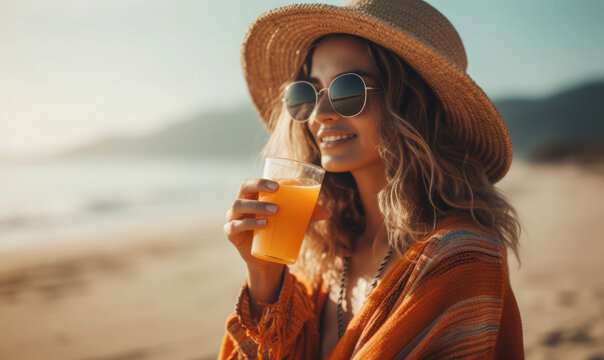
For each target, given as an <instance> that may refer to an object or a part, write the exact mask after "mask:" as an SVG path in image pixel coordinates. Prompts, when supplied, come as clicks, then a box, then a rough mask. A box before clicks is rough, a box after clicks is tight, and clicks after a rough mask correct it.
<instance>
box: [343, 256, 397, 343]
mask: <svg viewBox="0 0 604 360" xmlns="http://www.w3.org/2000/svg"><path fill="white" fill-rule="evenodd" d="M392 250H393V248H392V246H390V247H389V248H388V252H387V253H386V255H385V256H384V259H383V260H382V263H381V264H380V267H379V268H378V269H377V272H376V274H375V277H374V278H373V281H372V282H371V285H369V287H368V288H367V290H366V291H365V300H364V301H366V300H367V298H368V297H369V294H371V292H372V291H373V289H374V288H375V286H376V285H377V282H378V280H379V278H380V277H381V276H382V271H384V267H385V266H386V263H388V260H389V259H390V256H391V255H392ZM349 263H350V256H345V257H344V269H343V270H342V277H341V278H340V296H339V297H338V337H339V338H340V339H341V338H342V335H343V334H344V329H343V326H342V300H343V299H344V293H345V292H346V288H345V282H346V272H347V270H348V264H349Z"/></svg>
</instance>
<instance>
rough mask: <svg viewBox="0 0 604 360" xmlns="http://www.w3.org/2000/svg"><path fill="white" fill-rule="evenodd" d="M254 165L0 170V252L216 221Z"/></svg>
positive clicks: (67, 163)
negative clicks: (63, 239)
mask: <svg viewBox="0 0 604 360" xmlns="http://www.w3.org/2000/svg"><path fill="white" fill-rule="evenodd" d="M261 174H262V172H261V168H260V165H258V163H257V162H253V161H251V160H249V161H246V160H221V161H218V160H207V159H202V160H173V159H171V160H168V159H163V160H152V159H144V160H132V159H127V160H126V159H119V158H114V159H106V158H105V159H78V160H62V161H52V162H39V163H29V164H11V165H1V164H0V249H2V248H6V247H14V246H29V245H33V244H36V243H39V242H48V241H56V240H57V239H61V237H63V236H66V234H71V235H72V236H73V235H74V234H79V236H84V237H85V236H86V235H89V234H92V233H95V232H96V233H98V232H105V233H110V232H111V231H112V230H117V229H120V228H129V227H137V226H144V224H150V223H157V222H158V221H167V222H169V221H171V220H177V219H183V218H193V219H195V218H197V217H199V219H200V221H201V220H203V219H204V218H219V217H222V216H223V215H224V212H225V211H226V209H228V207H229V206H230V205H231V203H232V201H233V200H234V198H235V196H236V194H237V190H238V188H239V184H240V183H241V181H242V180H243V179H244V178H247V177H259V176H261Z"/></svg>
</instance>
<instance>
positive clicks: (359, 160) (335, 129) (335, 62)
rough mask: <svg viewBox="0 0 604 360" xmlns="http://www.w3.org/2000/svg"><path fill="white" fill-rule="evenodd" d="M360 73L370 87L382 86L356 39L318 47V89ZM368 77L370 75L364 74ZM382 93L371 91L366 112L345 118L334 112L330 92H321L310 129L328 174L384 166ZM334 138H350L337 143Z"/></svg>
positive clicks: (314, 77)
mask: <svg viewBox="0 0 604 360" xmlns="http://www.w3.org/2000/svg"><path fill="white" fill-rule="evenodd" d="M348 72H353V73H359V74H360V75H361V76H362V77H363V80H365V83H366V84H367V86H368V87H378V84H377V80H376V77H375V74H374V71H373V66H372V65H371V62H370V60H369V56H368V54H367V49H366V45H365V44H364V43H363V42H362V41H360V40H359V39H356V38H353V37H345V36H343V37H334V38H328V39H326V40H323V41H322V42H321V43H319V45H318V46H317V47H316V49H315V51H314V53H313V56H312V63H311V71H310V78H309V79H308V81H309V82H310V83H312V84H313V85H314V86H315V88H316V89H317V90H319V89H322V88H326V87H328V86H329V84H330V83H331V81H332V80H333V79H334V78H336V77H337V76H338V75H341V74H343V73H348ZM364 74H367V75H364ZM381 93H382V92H381V91H368V92H367V103H366V105H365V109H364V110H363V111H362V112H361V113H360V114H359V115H357V116H354V117H351V118H345V117H342V116H340V115H338V113H337V112H336V111H335V110H334V109H333V107H332V106H331V103H330V102H329V99H328V98H327V92H326V91H324V92H323V93H321V95H320V97H319V100H318V103H317V108H316V109H315V111H314V113H313V114H312V115H311V117H310V118H309V119H308V122H307V126H308V129H309V130H310V132H311V133H312V135H313V138H314V140H315V142H316V143H317V145H318V146H319V149H320V151H321V165H322V166H323V167H324V168H325V170H327V171H331V172H344V171H351V172H353V171H355V170H358V169H361V168H364V167H367V166H373V165H376V164H380V165H381V163H382V160H381V158H380V157H379V153H378V150H377V146H378V135H377V130H376V129H377V124H378V121H379V117H380V110H379V106H377V99H376V97H377V96H380V95H381ZM333 136H346V137H347V138H345V139H340V140H333V139H334V138H331V139H332V140H330V137H333Z"/></svg>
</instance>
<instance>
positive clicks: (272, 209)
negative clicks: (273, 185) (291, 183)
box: [266, 204, 278, 213]
mask: <svg viewBox="0 0 604 360" xmlns="http://www.w3.org/2000/svg"><path fill="white" fill-rule="evenodd" d="M277 208H278V206H277V205H274V204H268V205H266V210H267V211H269V212H272V213H274V212H277Z"/></svg>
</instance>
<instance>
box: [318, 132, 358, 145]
mask: <svg viewBox="0 0 604 360" xmlns="http://www.w3.org/2000/svg"><path fill="white" fill-rule="evenodd" d="M356 137H357V136H356V135H355V134H347V135H330V136H324V137H322V138H321V146H322V147H325V148H330V147H334V146H337V145H340V144H344V143H347V142H350V141H352V140H353V139H354V138H356Z"/></svg>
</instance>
